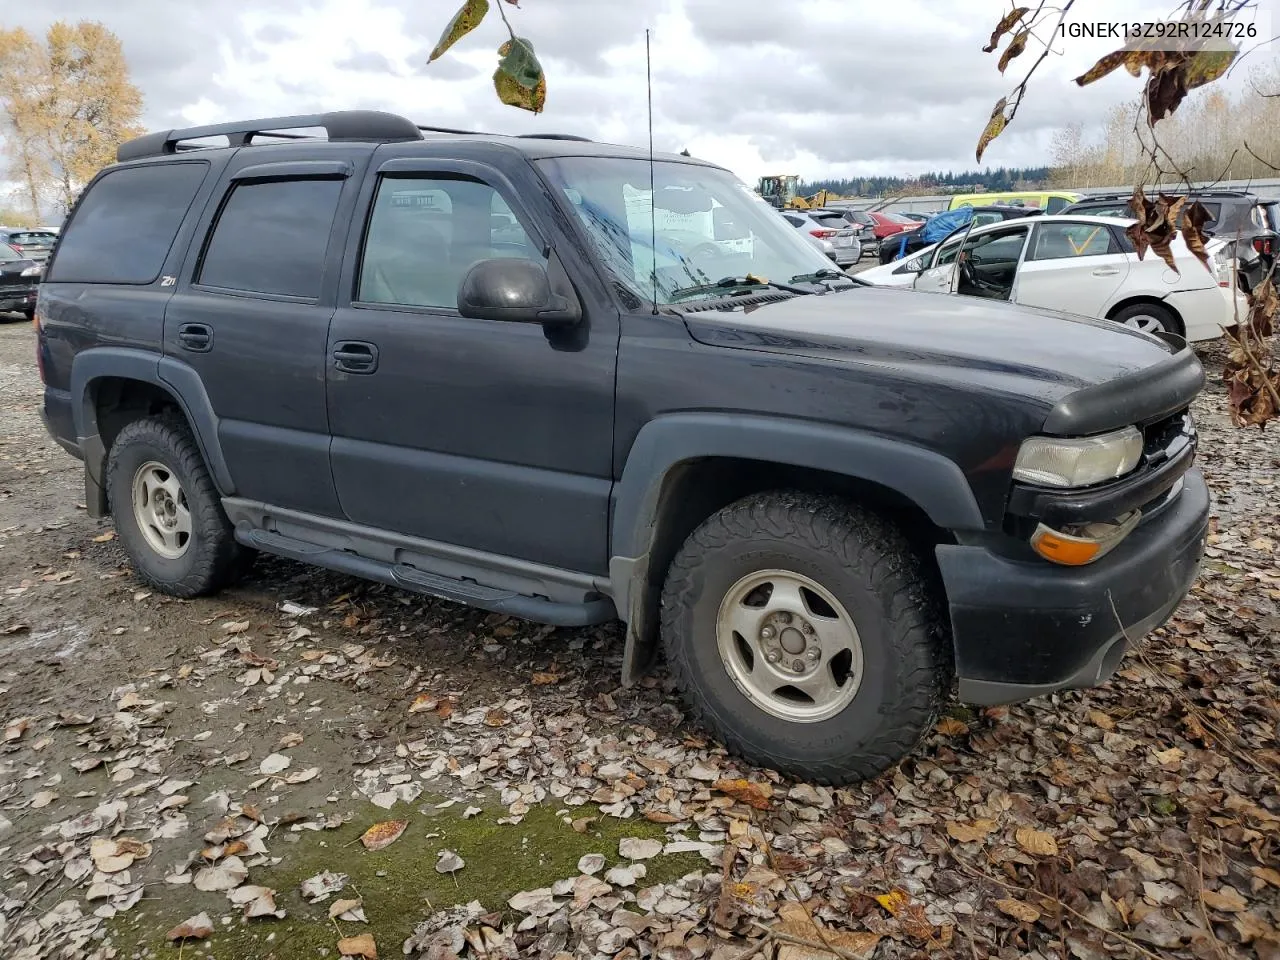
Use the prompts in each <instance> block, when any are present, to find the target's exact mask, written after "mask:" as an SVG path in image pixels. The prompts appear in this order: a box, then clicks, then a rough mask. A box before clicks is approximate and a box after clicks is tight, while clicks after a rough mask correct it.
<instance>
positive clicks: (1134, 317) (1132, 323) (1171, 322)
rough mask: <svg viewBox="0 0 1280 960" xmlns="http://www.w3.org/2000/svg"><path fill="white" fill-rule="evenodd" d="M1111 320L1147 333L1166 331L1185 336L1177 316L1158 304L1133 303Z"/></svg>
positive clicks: (1112, 316) (1111, 317)
mask: <svg viewBox="0 0 1280 960" xmlns="http://www.w3.org/2000/svg"><path fill="white" fill-rule="evenodd" d="M1109 319H1110V320H1111V321H1112V322H1113V323H1119V324H1122V325H1124V326H1126V327H1130V328H1132V329H1135V330H1143V331H1146V332H1147V333H1154V332H1156V331H1157V330H1164V331H1165V332H1167V333H1176V334H1177V335H1178V336H1182V335H1183V333H1182V323H1181V322H1180V321H1179V320H1178V317H1177V314H1175V313H1174V312H1173V311H1172V310H1170V309H1169V308H1168V307H1165V306H1161V305H1160V304H1158V303H1131V304H1129V305H1128V306H1127V307H1121V308H1120V309H1119V310H1117V311H1116V312H1115V313H1113V314H1112V315H1111V316H1110V318H1109Z"/></svg>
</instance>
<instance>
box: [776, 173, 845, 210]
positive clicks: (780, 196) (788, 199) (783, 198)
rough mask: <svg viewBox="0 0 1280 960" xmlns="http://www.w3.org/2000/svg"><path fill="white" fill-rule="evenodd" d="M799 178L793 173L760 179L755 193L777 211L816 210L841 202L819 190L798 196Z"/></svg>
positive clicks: (836, 195)
mask: <svg viewBox="0 0 1280 960" xmlns="http://www.w3.org/2000/svg"><path fill="white" fill-rule="evenodd" d="M799 186H800V178H799V177H798V176H796V175H795V174H794V173H785V174H771V175H769V176H765V177H761V178H760V184H759V186H757V187H756V193H758V194H760V196H762V197H764V199H765V200H767V201H768V202H769V203H771V204H772V205H773V206H775V207H777V208H778V209H779V210H816V209H818V208H819V207H825V206H826V205H827V204H828V203H829V202H830V201H832V200H843V199H844V198H843V197H841V196H839V195H838V194H834V193H832V192H831V191H829V190H819V191H818V192H817V193H815V194H813V195H812V196H809V197H802V196H800V195H799Z"/></svg>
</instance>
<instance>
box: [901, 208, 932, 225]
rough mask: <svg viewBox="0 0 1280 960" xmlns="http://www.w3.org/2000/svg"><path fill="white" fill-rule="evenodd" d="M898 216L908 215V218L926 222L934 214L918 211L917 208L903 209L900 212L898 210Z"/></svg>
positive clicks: (917, 221)
mask: <svg viewBox="0 0 1280 960" xmlns="http://www.w3.org/2000/svg"><path fill="white" fill-rule="evenodd" d="M898 216H900V217H906V218H907V219H908V220H914V221H915V222H916V223H924V222H925V221H926V220H928V219H929V218H930V217H931V216H933V214H932V213H918V212H916V211H915V210H901V211H899V212H898Z"/></svg>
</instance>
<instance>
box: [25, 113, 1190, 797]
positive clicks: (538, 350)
mask: <svg viewBox="0 0 1280 960" xmlns="http://www.w3.org/2000/svg"><path fill="white" fill-rule="evenodd" d="M307 128H312V129H316V128H323V129H324V130H325V131H326V132H327V139H325V138H321V137H313V138H306V139H304V138H302V134H300V133H298V132H297V131H299V130H302V129H307ZM291 131H293V133H292V138H288V137H289V136H290V132H291ZM215 137H220V138H223V139H224V140H225V141H226V143H227V145H226V146H214V147H209V146H207V144H208V142H209V140H210V139H212V138H215ZM286 138H288V139H286ZM281 140H284V142H281ZM194 141H203V142H204V145H200V144H196V143H194ZM193 146H194V147H201V148H198V149H190V148H191V147H193ZM118 159H119V162H118V163H117V164H115V165H113V166H111V167H109V168H107V169H106V170H104V171H102V172H101V173H100V174H99V175H98V176H97V177H95V178H94V180H93V181H92V183H91V184H90V185H89V186H88V188H87V189H86V191H85V193H84V195H83V197H82V199H81V200H80V201H79V203H78V204H77V205H76V208H75V210H74V211H73V213H72V214H71V217H70V219H69V221H68V223H67V225H66V228H65V230H64V231H63V234H62V237H61V239H60V240H59V243H58V246H57V248H56V249H55V251H54V254H53V257H52V260H51V264H50V267H49V271H48V275H47V277H46V280H45V282H44V283H43V284H42V285H41V288H40V295H39V300H38V306H37V316H36V326H37V331H38V334H37V350H38V355H39V366H40V371H41V377H42V379H43V381H44V384H45V402H44V415H45V418H46V423H47V425H48V429H49V430H50V432H51V433H52V435H53V436H54V437H55V438H56V439H57V440H58V442H59V443H60V444H61V445H62V446H63V447H65V448H66V449H67V450H68V451H70V452H71V453H72V454H74V455H75V456H77V457H81V458H83V460H84V463H85V488H86V503H87V506H88V509H89V512H90V514H91V515H92V516H95V517H101V516H104V515H106V514H108V513H109V514H110V515H111V517H112V518H113V519H114V522H115V525H116V529H117V531H118V535H119V540H120V542H121V544H122V545H123V547H124V549H125V550H126V551H127V552H128V554H129V557H130V558H131V560H132V563H133V565H134V567H135V569H136V572H137V575H138V576H139V577H140V578H141V579H143V580H145V581H146V582H147V583H149V584H151V585H152V586H153V587H155V588H156V589H158V590H162V591H164V592H166V593H169V594H171V595H174V596H179V597H190V596H195V595H197V594H205V593H209V592H211V591H215V590H217V589H218V588H219V587H221V586H223V585H225V584H227V583H228V582H230V581H231V580H232V579H234V578H235V577H236V576H237V575H238V574H239V573H240V572H241V571H243V570H244V568H245V564H246V562H247V560H248V559H249V558H250V557H251V556H252V555H253V554H254V552H255V551H265V552H267V553H272V554H278V555H280V556H284V557H291V558H294V559H296V560H299V561H302V562H304V563H309V564H317V565H320V566H324V567H329V568H331V569H334V570H339V571H344V572H347V573H350V574H354V575H357V576H361V577H367V578H369V579H372V580H376V581H381V582H382V583H386V584H393V585H395V586H399V587H403V588H404V589H406V590H414V591H419V592H421V593H424V594H427V595H430V596H433V597H439V598H446V599H448V600H452V601H458V602H461V603H466V604H472V605H474V606H477V607H481V608H484V609H488V610H494V611H501V612H503V613H507V614H512V615H515V616H519V617H524V618H528V619H530V620H536V621H541V622H544V623H549V624H559V625H566V626H577V625H583V624H594V623H601V622H604V621H609V620H612V619H613V618H615V617H620V618H621V619H622V620H624V621H625V622H626V633H625V637H626V640H625V649H624V653H623V682H624V683H631V682H632V681H633V680H634V679H635V678H636V677H637V676H638V675H639V674H640V673H641V672H642V671H643V670H645V669H646V668H647V667H648V666H649V665H650V663H651V662H652V660H653V659H654V657H655V656H656V654H657V651H658V650H659V649H663V650H665V655H666V660H667V663H668V665H669V668H670V670H671V673H672V675H673V677H674V678H675V680H676V682H677V683H678V684H679V686H680V687H681V688H682V690H683V692H684V694H685V696H686V698H687V701H688V703H689V704H690V706H691V709H692V713H693V715H694V717H695V718H696V719H699V720H700V721H701V722H702V723H704V724H705V725H706V726H707V727H709V728H710V729H711V730H712V731H713V732H714V733H715V734H716V735H718V736H719V737H720V738H722V739H723V740H724V741H725V742H726V743H727V744H728V745H729V746H730V747H731V748H732V749H734V750H736V751H738V752H739V753H740V754H742V755H744V756H746V757H748V758H750V759H751V760H754V761H756V762H759V763H762V764H766V765H769V766H772V767H774V768H776V769H778V770H782V771H786V772H788V773H792V774H796V775H801V776H806V777H811V778H814V779H817V780H819V781H824V782H830V783H840V782H847V781H850V780H853V779H857V778H861V777H867V776H872V775H875V774H877V773H878V772H880V771H882V770H884V769H885V768H886V767H888V766H890V765H891V764H893V763H894V762H895V761H897V760H898V759H899V758H901V757H902V756H903V755H904V754H905V753H907V752H908V751H909V750H910V749H911V748H912V746H913V745H914V743H915V742H916V740H917V738H918V737H920V736H921V735H922V733H923V732H925V731H927V730H928V729H929V727H930V724H931V721H932V718H933V717H934V716H935V715H936V711H937V710H938V709H939V706H940V704H941V703H942V701H943V698H944V696H945V695H946V693H947V692H948V691H949V690H950V689H951V683H952V678H953V677H955V676H958V678H959V695H960V697H961V698H962V699H964V700H966V701H968V702H971V703H976V704H995V703H1007V702H1011V701H1016V700H1020V699H1025V698H1028V697H1033V696H1037V695H1041V694H1045V693H1049V692H1052V691H1056V690H1062V689H1067V688H1076V687H1084V686H1089V685H1092V684H1097V683H1099V682H1101V681H1103V680H1104V679H1105V678H1107V677H1108V676H1109V675H1110V674H1111V673H1112V672H1113V671H1114V670H1115V668H1116V665H1117V663H1118V662H1119V660H1120V658H1121V655H1122V654H1123V652H1124V650H1125V646H1126V637H1128V638H1131V639H1133V640H1137V639H1139V638H1141V637H1142V636H1143V635H1144V634H1146V633H1147V632H1148V631H1149V630H1151V629H1152V628H1154V627H1155V626H1157V625H1158V624H1160V623H1162V622H1163V621H1164V620H1165V619H1166V618H1167V617H1168V616H1169V615H1170V613H1171V611H1172V610H1173V609H1174V608H1175V607H1176V606H1177V604H1178V603H1179V601H1180V600H1181V599H1182V597H1183V596H1184V594H1185V593H1186V591H1187V590H1188V589H1189V586H1190V584H1191V582H1192V580H1193V579H1194V578H1195V576H1196V571H1197V567H1198V563H1199V559H1200V556H1201V553H1202V549H1203V543H1204V537H1205V532H1206V526H1207V518H1208V510H1209V497H1208V492H1207V490H1206V487H1205V483H1204V481H1203V479H1202V478H1201V475H1200V472H1199V470H1198V469H1196V468H1195V467H1194V465H1193V459H1194V456H1195V448H1196V439H1195V430H1194V427H1193V425H1192V422H1191V419H1190V416H1189V414H1188V405H1189V404H1190V402H1191V400H1192V398H1193V397H1194V396H1195V395H1196V394H1197V392H1198V391H1199V390H1200V389H1201V387H1202V386H1203V382H1204V372H1203V370H1202V369H1201V367H1200V365H1199V363H1198V362H1197V361H1196V358H1195V356H1194V355H1193V354H1192V352H1191V351H1190V350H1189V349H1187V348H1186V345H1185V343H1183V342H1182V341H1181V340H1179V339H1178V338H1177V337H1173V336H1168V337H1165V338H1156V337H1154V336H1151V335H1148V334H1144V333H1140V332H1137V331H1131V330H1128V329H1125V328H1123V327H1117V326H1115V325H1114V324H1108V323H1105V322H1101V321H1092V320H1085V319H1079V318H1068V317H1064V316H1060V315H1056V314H1051V313H1046V312H1028V311H1026V310H1023V309H1020V308H1017V307H1015V306H1012V305H1009V304H1003V303H971V302H966V303H964V304H960V303H958V302H957V301H956V299H955V298H953V297H936V296H929V295H928V294H920V293H914V292H905V291H899V290H885V289H877V288H875V287H872V286H869V285H867V284H865V283H859V282H857V281H856V280H855V279H851V278H850V277H848V276H846V275H844V274H842V273H840V272H839V271H836V270H832V269H830V265H829V263H828V262H827V260H826V259H825V258H824V257H823V256H822V254H821V253H819V252H818V251H816V250H815V249H814V248H813V247H812V246H810V245H809V244H808V243H806V242H805V240H804V239H803V238H802V237H800V236H799V235H798V234H797V233H796V231H795V230H794V229H792V228H791V227H790V226H789V225H788V224H787V223H786V222H785V221H784V220H783V219H782V218H781V217H779V216H778V215H777V213H776V211H774V210H773V209H772V208H771V207H769V206H768V205H767V204H765V203H764V202H762V201H760V200H759V199H758V198H757V197H755V196H754V195H753V193H752V192H751V190H750V189H749V188H748V187H746V186H745V185H744V184H742V183H741V182H740V181H739V180H738V179H737V178H735V177H734V176H733V175H732V174H730V173H729V172H727V171H726V170H723V169H721V168H719V167H715V166H712V165H710V164H707V163H702V162H699V161H697V160H693V159H689V158H686V157H682V156H668V155H659V156H657V157H655V158H653V161H652V164H651V162H650V158H649V157H648V155H647V154H646V153H645V152H644V151H641V150H636V149H631V148H628V147H620V146H612V145H606V144H600V143H592V142H587V141H584V140H582V139H581V138H570V137H554V136H550V135H543V136H538V137H508V136H496V135H489V134H480V133H475V134H472V133H460V132H457V131H448V132H441V131H436V130H430V129H426V130H424V129H422V128H419V127H418V126H415V125H414V124H413V123H411V122H409V121H408V120H405V119H403V118H401V117H397V116H394V115H390V114H384V113H376V112H342V113H331V114H325V115H319V116H304V117H290V118H275V119H271V120H262V121H256V122H247V123H235V124H226V125H219V126H211V127H202V128H195V129H188V130H171V131H168V132H164V133H156V134H151V135H148V136H145V137H142V138H140V139H138V140H134V141H131V142H129V143H126V144H124V145H123V146H121V147H120V149H119V153H118ZM651 182H652V183H653V184H655V185H656V188H655V189H654V190H653V191H652V192H651V187H650V184H651ZM715 211H719V213H718V214H716V215H713V213H715ZM723 224H730V225H731V226H732V229H729V228H727V227H726V228H724V231H725V232H727V233H728V234H729V235H728V236H721V235H720V233H721V226H720V225H723ZM691 235H692V237H693V239H690V236H691ZM122 238H127V242H122ZM975 328H976V329H978V330H980V332H981V335H976V334H975V332H974V331H975ZM993 344H998V345H999V346H998V350H999V359H998V361H997V360H996V359H994V357H993V354H992V352H991V351H992V349H993V346H992V345H993Z"/></svg>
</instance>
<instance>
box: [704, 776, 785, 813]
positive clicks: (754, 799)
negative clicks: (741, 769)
mask: <svg viewBox="0 0 1280 960" xmlns="http://www.w3.org/2000/svg"><path fill="white" fill-rule="evenodd" d="M711 789H713V790H716V791H718V792H720V793H723V794H724V795H725V796H729V797H733V799H735V800H737V801H738V802H739V803H745V804H746V805H747V806H749V807H754V808H755V809H757V810H768V809H769V807H770V806H771V805H772V804H771V801H772V800H773V787H772V785H770V784H767V783H756V782H753V781H751V780H741V779H739V780H717V781H716V782H715V783H713V784H712V785H711Z"/></svg>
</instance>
